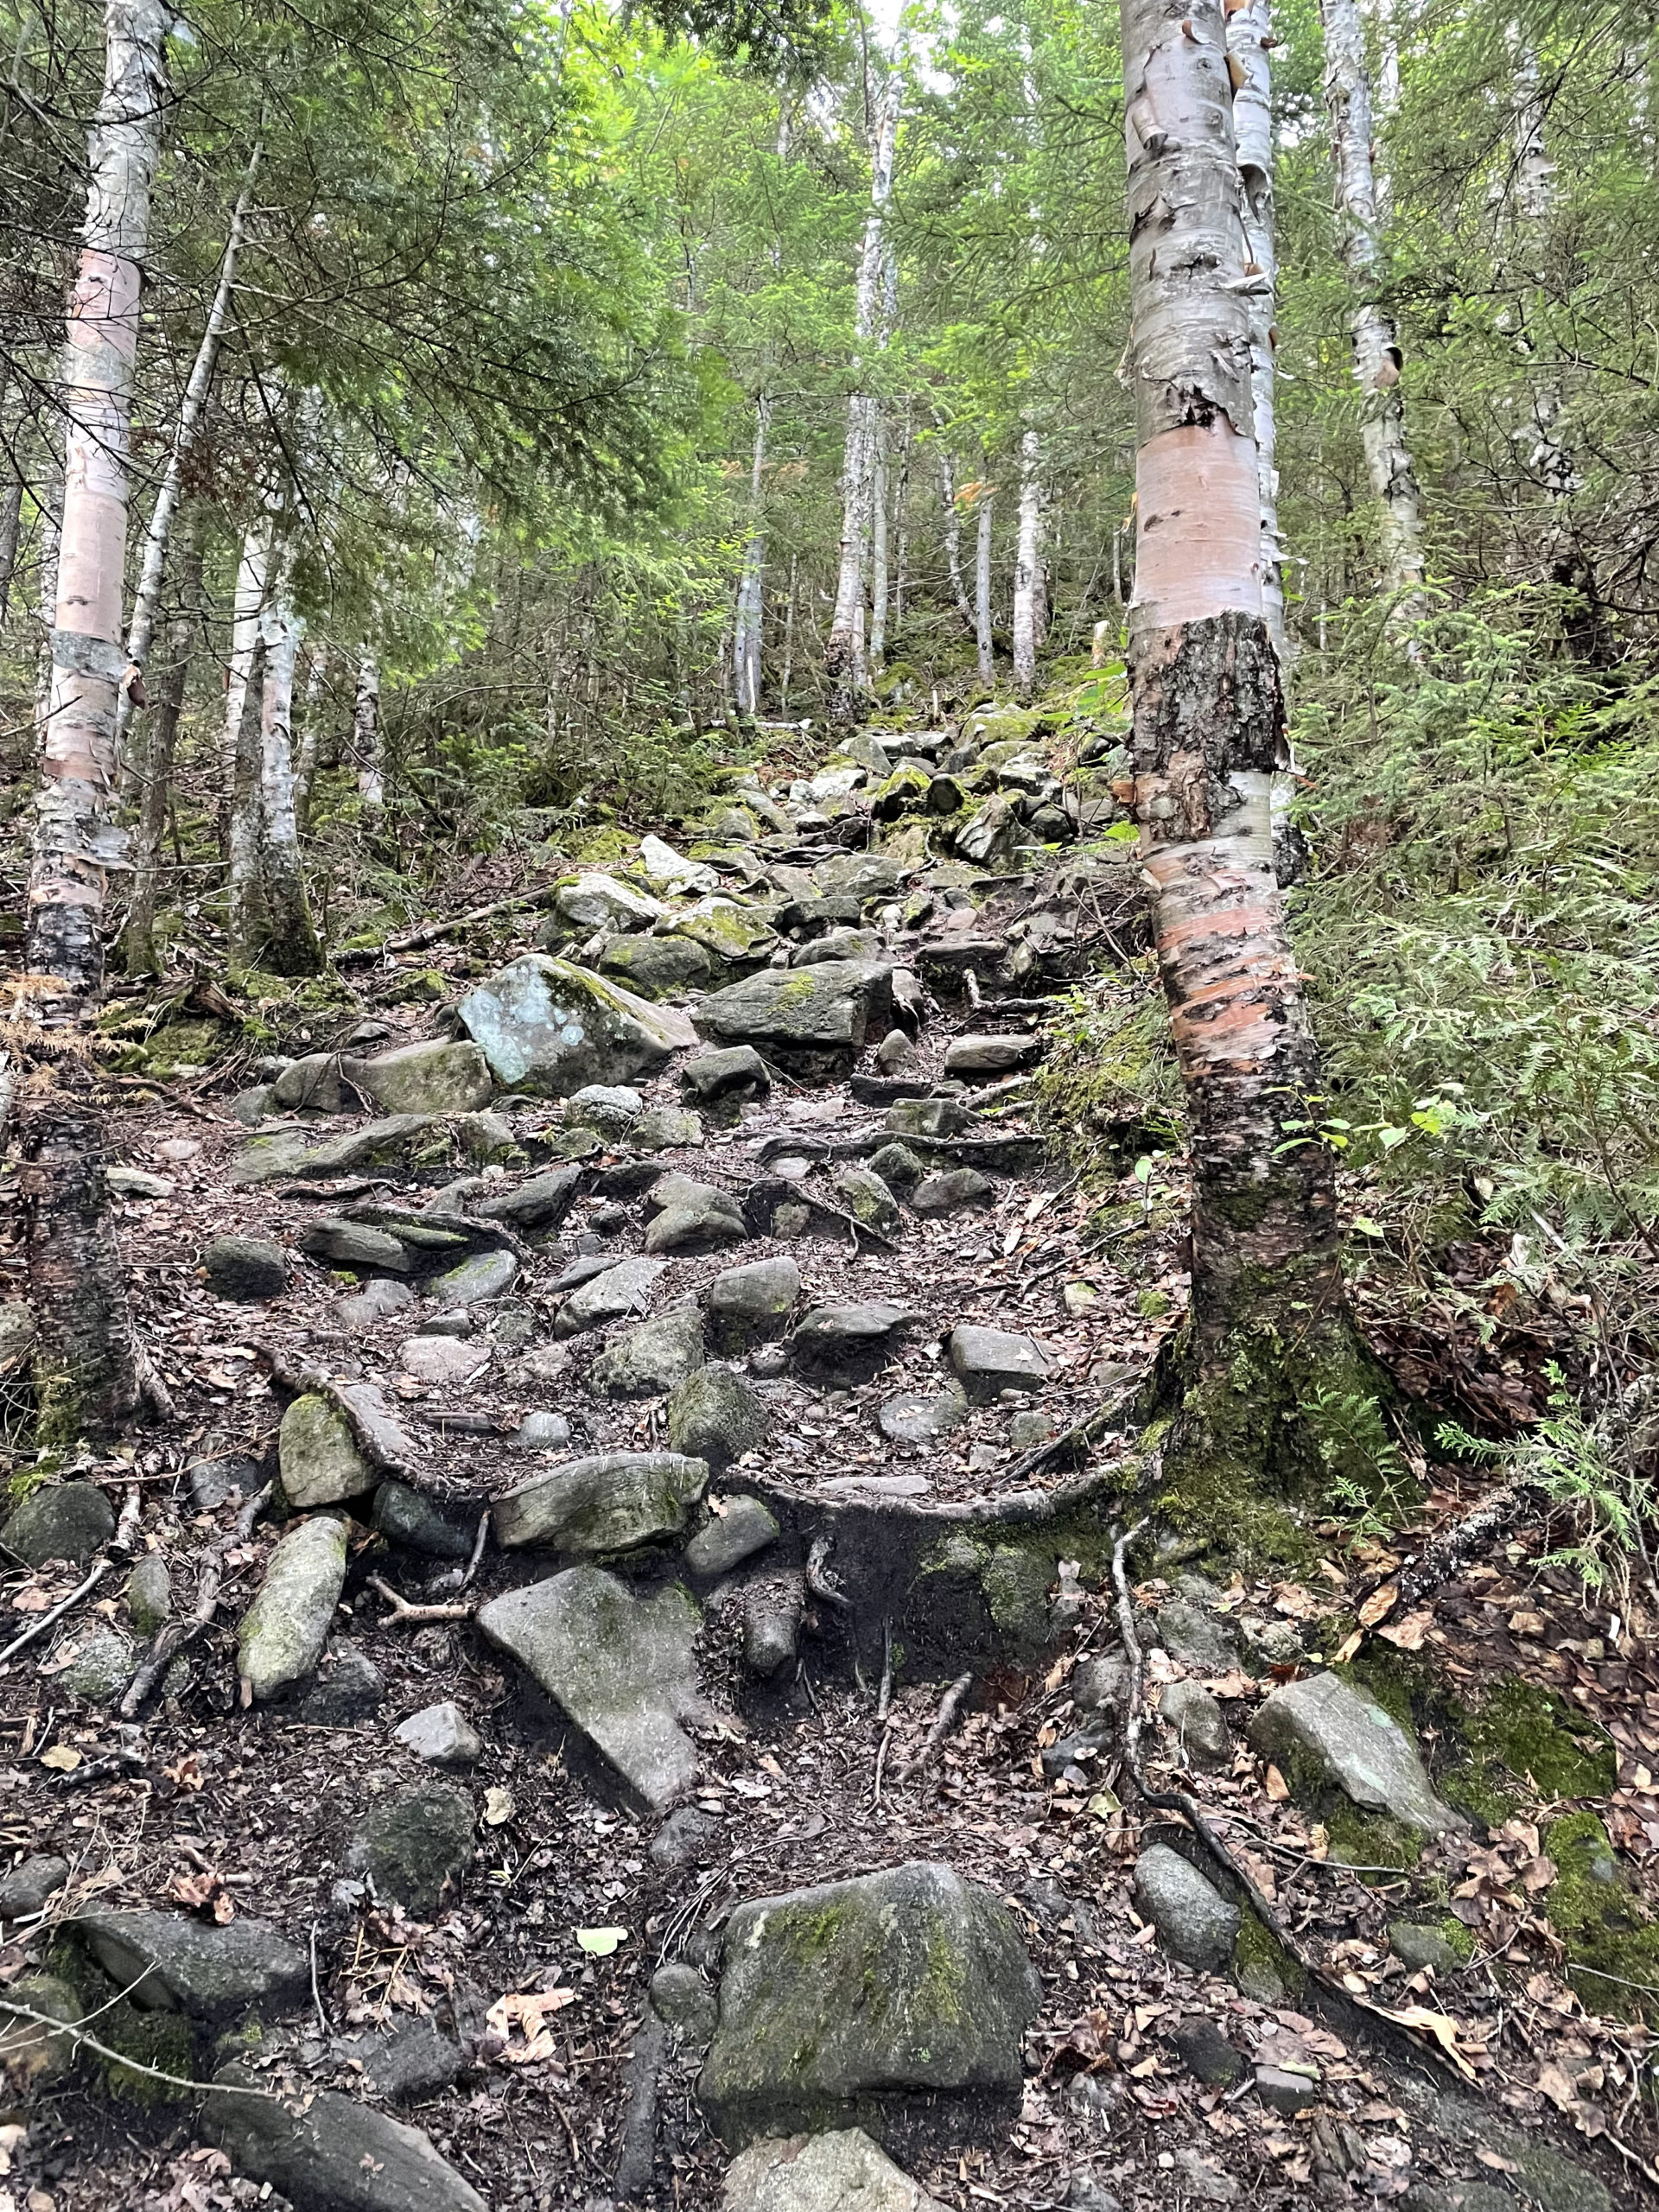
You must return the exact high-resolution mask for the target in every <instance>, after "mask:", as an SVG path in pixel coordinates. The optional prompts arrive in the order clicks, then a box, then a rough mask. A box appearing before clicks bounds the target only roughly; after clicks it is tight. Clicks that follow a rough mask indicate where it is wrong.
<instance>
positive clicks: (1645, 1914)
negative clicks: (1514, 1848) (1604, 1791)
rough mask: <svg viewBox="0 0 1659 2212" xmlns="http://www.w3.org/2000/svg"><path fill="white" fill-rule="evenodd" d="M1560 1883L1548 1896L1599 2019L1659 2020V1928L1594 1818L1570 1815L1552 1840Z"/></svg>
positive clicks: (1550, 1851) (1579, 1983) (1550, 1832)
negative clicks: (1613, 2016)
mask: <svg viewBox="0 0 1659 2212" xmlns="http://www.w3.org/2000/svg"><path fill="white" fill-rule="evenodd" d="M1543 1842H1544V1850H1545V1853H1547V1855H1548V1857H1549V1858H1550V1859H1553V1860H1554V1865H1555V1879H1554V1882H1553V1883H1552V1884H1551V1885H1550V1887H1549V1888H1548V1891H1546V1892H1545V1896H1544V1910H1545V1912H1546V1914H1547V1915H1548V1920H1549V1924H1550V1926H1551V1927H1552V1928H1553V1929H1554V1930H1555V1932H1556V1934H1557V1935H1558V1936H1560V1938H1561V1941H1562V1942H1564V1943H1565V1944H1566V1946H1567V1977H1568V1979H1569V1980H1570V1981H1571V1982H1572V1984H1573V1988H1574V1989H1575V1990H1576V1992H1577V1993H1578V1994H1579V1996H1580V1998H1581V1999H1583V2000H1584V2003H1585V2005H1586V2006H1587V2007H1588V2009H1589V2010H1590V2011H1591V2012H1615V2013H1619V2014H1622V2015H1625V2016H1631V2017H1633V2016H1637V2015H1642V2014H1646V2015H1648V2016H1649V2017H1651V2016H1652V2015H1653V2014H1654V2013H1655V2012H1659V1923H1656V1922H1655V1920H1654V1917H1653V1915H1652V1914H1651V1912H1650V1911H1649V1909H1648V1907H1647V1906H1646V1905H1645V1904H1643V1902H1642V1900H1641V1899H1640V1898H1639V1897H1637V1896H1636V1895H1635V1894H1634V1893H1633V1891H1631V1890H1630V1887H1629V1885H1628V1884H1627V1882H1626V1881H1625V1879H1624V1874H1623V1872H1622V1870H1621V1869H1620V1867H1619V1864H1618V1860H1617V1859H1616V1858H1615V1857H1614V1855H1613V1849H1612V1845H1611V1842H1610V1840H1609V1839H1608V1834H1607V1831H1606V1829H1605V1827H1603V1825H1602V1823H1601V1821H1599V1819H1598V1818H1597V1816H1596V1815H1595V1814H1593V1813H1569V1814H1568V1815H1567V1816H1566V1817H1565V1818H1564V1819H1562V1820H1559V1821H1552V1822H1551V1823H1550V1825H1549V1827H1548V1828H1547V1829H1546V1831H1545V1833H1544V1839H1543Z"/></svg>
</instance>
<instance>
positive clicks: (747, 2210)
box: [652, 1969, 1077, 2212]
mask: <svg viewBox="0 0 1659 2212" xmlns="http://www.w3.org/2000/svg"><path fill="white" fill-rule="evenodd" d="M664 1971H666V1969H664ZM655 1986H656V1985H655V1984H654V1983H653V1984H652V1989H653V1992H654V1990H655ZM1071 2201H1072V2202H1074V2203H1075V2202H1077V2200H1076V2198H1075V2197H1074V2198H1073V2199H1072V2200H1071ZM721 2212H945V2208H944V2205H943V2204H941V2203H940V2202H939V2200H938V2197H937V2196H929V2195H928V2194H927V2192H926V2191H925V2190H924V2189H922V2188H921V2187H920V2186H919V2185H918V2183H915V2182H913V2181H912V2179H911V2177H910V2176H909V2175H908V2174H907V2173H906V2171H905V2170H904V2168H903V2167H902V2166H895V2165H894V2164H893V2160H892V2159H891V2158H888V2156H887V2152H885V2151H882V2150H880V2149H879V2148H878V2147H877V2145H875V2144H874V2143H872V2142H871V2140H870V2139H869V2137H868V2135H866V2134H865V2133H864V2131H863V2129H862V2128H861V2127H843V2128H840V2129H838V2130H837V2131H836V2133H834V2134H833V2135H788V2136H775V2135H773V2136H768V2137H767V2138H766V2139H765V2140H764V2141H762V2142H759V2143H751V2144H750V2145H749V2147H748V2149H747V2151H743V2152H740V2153H739V2155H738V2156H737V2157H736V2158H734V2159H733V2161H732V2165H731V2171H730V2172H729V2173H728V2175H727V2177H726V2193H725V2195H724V2196H722V2197H721Z"/></svg>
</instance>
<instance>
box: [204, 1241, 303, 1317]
mask: <svg viewBox="0 0 1659 2212" xmlns="http://www.w3.org/2000/svg"><path fill="white" fill-rule="evenodd" d="M201 1266H202V1272H203V1274H205V1275H206V1276H207V1287H208V1289H209V1290H211V1291H212V1292H213V1295H214V1297H215V1298H229V1299H233V1300H236V1301H237V1303H238V1304H239V1305H246V1306H257V1305H264V1303H266V1302H267V1301H268V1300H270V1299H273V1298H280V1297H281V1296H282V1294H283V1292H284V1291H285V1290H286V1289H287V1288H288V1255H287V1253H286V1252H284V1251H283V1248H282V1246H281V1245H280V1244H277V1243H272V1242H271V1240H270V1237H268V1236H216V1237H214V1239H213V1243H211V1244H210V1245H209V1246H208V1247H207V1250H206V1251H205V1252H204V1253H203V1254H202V1255H201Z"/></svg>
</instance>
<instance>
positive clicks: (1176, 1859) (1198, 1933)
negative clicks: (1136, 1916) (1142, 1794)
mask: <svg viewBox="0 0 1659 2212" xmlns="http://www.w3.org/2000/svg"><path fill="white" fill-rule="evenodd" d="M1135 1904H1136V1907H1137V1909H1138V1910H1139V1911H1140V1913H1141V1917H1142V1918H1143V1919H1145V1920H1149V1921H1151V1923H1152V1924H1153V1926H1154V1928H1156V1929H1157V1930H1158V1933H1159V1935H1160V1937H1161V1938H1162V1941H1163V1945H1164V1948H1165V1949H1166V1951H1167V1952H1168V1953H1169V1955H1170V1956H1171V1957H1172V1958H1175V1959H1179V1961H1181V1963H1182V1964H1183V1965H1184V1966H1189V1967H1193V1968H1194V1969H1195V1970H1196V1971H1197V1972H1198V1973H1200V1974H1219V1973H1220V1972H1221V1971H1222V1970H1223V1968H1224V1967H1225V1966H1226V1965H1227V1963H1228V1961H1230V1959H1231V1957H1232V1955H1233V1945H1234V1943H1235V1942H1236V1940H1237V1937H1238V1929H1239V1922H1240V1914H1239V1910H1238V1908H1237V1906H1236V1905H1233V1904H1228V1902H1227V1900H1226V1898H1225V1897H1223V1896H1222V1894H1221V1892H1220V1891H1219V1890H1217V1888H1216V1886H1215V1885H1214V1884H1213V1883H1211V1882H1207V1881H1206V1880H1205V1878H1204V1876H1203V1875H1202V1874H1200V1873H1199V1872H1198V1868H1197V1867H1196V1866H1192V1865H1191V1864H1189V1862H1188V1861H1187V1860H1186V1859H1183V1858H1182V1857H1181V1855H1180V1853H1179V1852H1178V1851H1172V1850H1171V1849H1170V1848H1169V1847H1168V1845H1167V1844H1162V1843H1155V1844H1154V1845H1153V1846H1152V1847H1151V1849H1150V1850H1148V1851H1143V1852H1142V1853H1141V1856H1140V1858H1139V1859H1136V1861H1135Z"/></svg>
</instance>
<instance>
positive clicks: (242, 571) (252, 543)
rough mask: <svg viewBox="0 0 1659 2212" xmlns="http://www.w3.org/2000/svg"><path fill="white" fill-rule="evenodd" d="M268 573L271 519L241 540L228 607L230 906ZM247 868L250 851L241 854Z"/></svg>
mask: <svg viewBox="0 0 1659 2212" xmlns="http://www.w3.org/2000/svg"><path fill="white" fill-rule="evenodd" d="M269 575H270V517H269V516H266V515H262V516H261V517H260V518H259V519H258V521H257V522H256V523H254V524H251V526H250V528H249V530H248V531H247V533H246V535H245V537H244V538H243V540H242V557H241V559H240V560H239V561H238V563H237V569H236V592H235V596H234V598H233V599H232V603H231V657H230V660H229V662H228V663H227V664H226V671H225V721H224V724H223V726H222V730H221V734H220V737H219V815H220V819H221V822H222V823H223V825H224V829H223V842H224V845H225V849H226V852H227V854H228V855H229V856H230V861H231V905H232V910H234V908H235V906H236V903H237V850H236V820H235V817H236V807H237V798H238V767H239V763H240V760H241V745H242V718H243V716H244V715H245V714H246V712H247V707H248V684H249V682H250V679H251V677H252V675H253V664H254V657H255V655H256V654H257V652H258V650H259V617H260V613H261V611H262V609H263V608H264V603H265V584H266V581H267V578H268V576H269ZM244 857H245V859H246V860H247V861H248V862H249V864H250V866H251V861H252V847H251V844H249V845H247V846H246V848H245V854H244Z"/></svg>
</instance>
